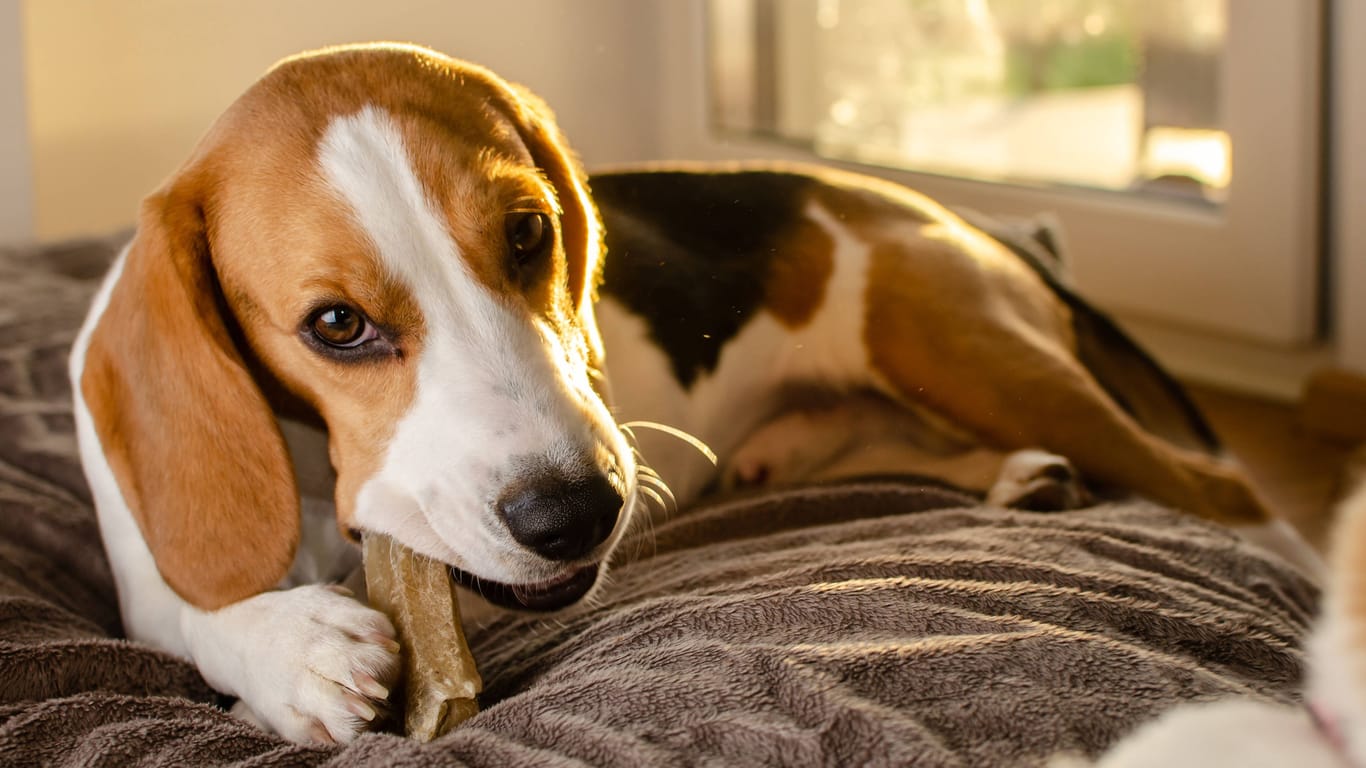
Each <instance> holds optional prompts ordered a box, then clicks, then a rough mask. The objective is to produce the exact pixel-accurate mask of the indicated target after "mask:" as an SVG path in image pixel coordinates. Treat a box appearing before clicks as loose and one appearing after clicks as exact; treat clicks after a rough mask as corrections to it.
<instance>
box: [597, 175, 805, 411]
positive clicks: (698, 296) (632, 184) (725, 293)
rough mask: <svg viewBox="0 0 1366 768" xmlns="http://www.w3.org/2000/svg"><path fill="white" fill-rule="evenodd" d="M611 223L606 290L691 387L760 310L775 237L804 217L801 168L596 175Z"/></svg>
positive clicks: (681, 380)
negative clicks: (638, 320) (636, 320)
mask: <svg viewBox="0 0 1366 768" xmlns="http://www.w3.org/2000/svg"><path fill="white" fill-rule="evenodd" d="M589 183H590V186H591V188H592V192H593V198H594V200H595V201H596V202H597V204H598V209H599V211H600V212H601V214H602V219H603V226H604V227H605V229H606V243H607V259H606V263H605V264H604V267H603V284H602V288H601V290H602V294H603V295H604V296H608V297H611V298H613V299H615V300H616V301H619V302H621V303H622V304H623V305H625V306H626V308H627V309H629V310H630V311H631V312H632V313H634V314H636V315H638V316H640V317H641V318H643V319H644V320H645V322H646V324H647V325H648V326H649V329H650V337H651V338H652V339H654V340H655V342H656V343H658V344H659V346H660V347H661V348H662V349H663V350H664V351H665V353H666V354H667V355H668V356H669V361H670V363H671V364H672V367H673V374H674V378H676V379H677V380H678V382H679V384H681V385H682V386H683V388H684V389H690V388H691V387H692V386H693V384H694V383H695V382H696V381H697V379H698V377H699V376H701V375H703V374H705V373H710V372H712V371H714V370H716V366H717V363H718V361H719V359H720V357H721V350H722V349H723V348H724V346H725V344H726V342H728V341H730V340H731V339H732V338H734V337H735V335H736V334H737V333H739V332H740V329H742V328H743V327H744V326H745V324H746V323H748V322H749V320H750V319H751V318H752V317H753V316H754V314H755V313H756V312H757V311H758V310H759V309H760V307H761V306H762V303H763V299H764V290H765V286H766V284H767V282H768V278H769V273H770V270H771V269H772V265H773V261H774V258H775V257H780V256H781V255H782V254H780V253H778V248H777V245H776V244H777V243H780V242H782V241H783V235H784V234H785V233H787V232H788V231H789V230H791V229H792V227H793V226H794V223H795V222H797V221H798V220H799V217H800V216H801V213H802V207H803V206H804V205H805V202H806V199H807V194H806V193H807V191H808V190H809V189H810V188H811V187H812V186H814V185H816V184H818V183H819V182H817V181H816V180H815V179H812V178H809V177H806V176H801V175H798V174H791V173H782V172H769V171H742V172H720V173H715V174H711V173H696V172H687V171H677V172H675V171H643V172H629V173H609V174H603V175H598V176H593V177H592V178H591V179H590V182H589Z"/></svg>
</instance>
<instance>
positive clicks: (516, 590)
mask: <svg viewBox="0 0 1366 768" xmlns="http://www.w3.org/2000/svg"><path fill="white" fill-rule="evenodd" d="M598 571H599V568H598V565H597V563H594V564H593V565H585V566H582V567H580V568H575V569H573V570H571V571H569V572H568V573H565V574H563V575H561V576H556V577H555V578H553V579H548V580H546V581H538V582H535V583H534V584H503V583H502V582H497V581H489V580H488V579H481V578H479V577H478V576H475V575H474V574H471V573H466V572H465V571H462V570H460V569H459V568H456V567H455V566H451V567H450V572H451V579H452V580H454V581H455V583H457V584H459V585H460V586H462V587H464V588H466V589H468V590H470V591H472V592H474V593H475V594H477V595H479V596H480V597H482V598H484V599H485V600H487V601H489V602H490V603H493V604H494V605H496V606H499V607H500V608H510V609H512V610H519V611H538V612H546V611H558V610H559V609H561V608H566V607H568V606H570V605H573V604H574V603H577V602H578V601H579V600H580V599H582V598H583V596H584V595H586V594H588V591H589V590H591V589H592V588H593V585H594V584H596V583H597V582H598Z"/></svg>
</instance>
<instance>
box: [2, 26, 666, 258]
mask: <svg viewBox="0 0 1366 768" xmlns="http://www.w3.org/2000/svg"><path fill="white" fill-rule="evenodd" d="M16 2H20V0H0V3H8V4H10V5H13V4H14V3H16ZM22 6H23V16H24V27H23V29H24V34H25V40H26V42H27V49H28V50H27V65H28V84H29V104H28V107H29V124H30V125H31V127H32V149H33V171H34V173H33V175H34V177H35V178H36V183H35V185H34V202H35V206H36V234H37V236H38V238H39V239H42V240H52V239H57V238H61V237H67V236H72V235H81V234H89V233H97V232H104V231H109V230H112V229H117V228H120V227H124V226H128V225H129V224H130V223H131V222H132V220H133V215H134V213H135V211H136V208H137V203H138V201H139V200H140V199H141V197H142V196H143V195H145V194H146V193H147V192H149V191H151V190H152V189H153V188H154V187H155V186H156V185H157V184H158V183H159V182H160V181H161V180H162V179H163V178H164V177H165V176H166V175H168V174H169V173H170V172H172V171H173V170H175V168H176V167H177V166H178V165H179V163H180V161H181V160H182V159H183V158H184V157H185V156H186V154H187V153H188V151H189V149H190V148H191V146H192V145H193V144H194V141H195V140H196V139H197V138H198V136H199V135H200V134H201V133H202V132H203V131H204V130H205V129H206V128H207V127H208V126H209V124H210V122H212V120H213V119H214V117H215V116H216V115H217V114H218V113H219V112H221V111H222V110H223V108H224V107H225V106H227V105H228V104H229V103H230V102H231V101H232V99H233V98H235V97H236V96H237V94H239V93H240V92H241V91H242V90H243V89H244V88H246V87H247V86H248V85H249V84H250V83H251V82H252V81H253V80H255V79H256V78H257V77H258V76H259V75H260V74H261V73H262V72H263V71H264V70H265V69H266V68H268V67H269V66H270V65H271V64H272V63H273V62H274V61H276V60H277V59H279V58H281V57H283V56H286V55H289V54H291V53H295V52H298V51H301V50H305V49H308V48H314V47H318V46H322V45H330V44H336V43H345V42H357V41H366V40H402V41H407V42H416V43H421V44H425V45H429V46H431V47H433V48H436V49H438V50H441V51H443V52H445V53H448V54H450V55H452V56H456V57H459V58H465V59H470V60H472V61H476V62H478V63H480V64H484V65H486V66H488V67H490V68H492V69H494V70H495V71H497V72H499V73H500V74H502V75H503V76H505V77H507V78H509V79H512V80H515V81H519V82H522V83H524V84H526V85H527V86H529V87H530V88H532V90H534V91H536V92H537V93H539V94H540V95H541V96H542V97H543V98H545V99H546V100H547V101H548V102H549V103H550V105H551V106H552V108H554V109H555V110H556V112H557V113H558V115H559V118H560V122H561V125H562V127H563V128H564V130H565V131H566V132H567V134H568V135H569V137H570V140H571V142H572V143H573V144H574V145H575V147H576V148H577V149H578V150H579V152H580V154H581V155H582V156H583V157H584V159H585V161H586V162H588V163H590V164H594V163H607V162H623V161H632V160H641V159H645V158H648V157H650V156H652V155H653V154H654V146H655V133H656V130H655V124H654V117H653V115H654V113H655V110H654V108H653V107H654V103H653V101H652V100H651V98H650V97H652V95H653V94H654V93H655V73H654V71H653V69H652V65H651V64H650V62H652V61H653V59H654V56H653V53H652V51H653V46H654V38H653V35H654V34H655V32H656V29H657V27H656V23H655V20H654V19H655V13H656V7H657V5H656V3H655V2H641V1H640V0H574V1H573V2H564V1H563V0H520V1H519V2H516V3H496V2H487V1H486V0H389V1H388V2H384V3H377V2H372V1H371V0H195V1H194V2H187V0H138V2H134V3H128V2H108V0H23V2H22ZM4 7H5V6H4V5H0V8H4ZM2 18H3V15H2V13H0V19H2ZM0 50H6V51H7V50H10V47H9V46H6V45H4V44H3V42H0ZM2 66H3V65H0V67H2ZM4 80H5V76H4V71H3V69H0V83H3V81H4Z"/></svg>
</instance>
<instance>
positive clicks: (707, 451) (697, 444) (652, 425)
mask: <svg viewBox="0 0 1366 768" xmlns="http://www.w3.org/2000/svg"><path fill="white" fill-rule="evenodd" d="M620 426H621V429H622V430H623V431H627V430H629V429H631V428H632V427H644V428H646V429H653V430H655V431H656V432H663V433H664V434H666V435H669V436H670V437H676V438H678V439H679V440H682V441H683V442H685V443H687V444H688V445H691V446H692V447H693V448H696V449H697V452H698V453H700V454H702V456H703V458H705V459H706V460H707V461H710V462H711V463H712V465H713V466H714V465H715V464H716V454H715V453H714V452H713V451H712V449H711V448H709V447H707V444H706V443H704V442H702V441H701V440H700V439H699V438H697V437H695V436H693V435H691V434H688V433H687V432H684V431H683V430H681V429H679V428H677V427H671V426H669V425H668V424H660V423H659V422H657V421H628V422H626V423H624V424H621V425H620ZM627 434H630V432H627Z"/></svg>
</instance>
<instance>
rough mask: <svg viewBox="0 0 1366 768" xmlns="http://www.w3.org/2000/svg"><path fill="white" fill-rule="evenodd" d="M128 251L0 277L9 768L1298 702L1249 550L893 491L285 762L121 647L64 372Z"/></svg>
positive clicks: (632, 749) (906, 730)
mask: <svg viewBox="0 0 1366 768" xmlns="http://www.w3.org/2000/svg"><path fill="white" fill-rule="evenodd" d="M111 248H112V246H111V244H110V243H105V242H96V243H89V244H85V245H84V246H80V247H69V248H61V249H48V250H46V251H37V252H30V251H0V765H98V764H104V765H129V764H140V765H209V764H215V765H216V764H234V765H237V764H240V765H276V764H278V765H338V766H346V765H360V764H389V765H412V766H418V765H437V764H442V765H449V764H468V765H491V766H498V767H499V768H507V766H521V765H582V764H593V765H619V766H628V767H629V768H640V767H641V766H646V765H650V766H653V765H696V764H707V765H714V764H736V765H765V764H767V765H926V766H940V765H944V766H950V765H965V766H966V765H980V766H999V765H1032V764H1037V763H1039V762H1040V761H1041V760H1043V759H1044V758H1046V757H1047V756H1048V755H1050V754H1051V753H1053V752H1055V751H1057V750H1060V749H1070V750H1077V751H1081V752H1086V753H1095V752H1097V751H1098V750H1100V749H1102V748H1103V747H1104V746H1105V745H1106V744H1108V743H1109V742H1111V741H1112V740H1113V739H1115V738H1116V737H1117V736H1118V735H1120V734H1121V733H1123V732H1124V731H1126V730H1127V729H1129V728H1131V727H1132V726H1133V725H1134V724H1136V723H1137V722H1138V721H1140V720H1143V719H1146V718H1148V717H1150V716H1152V715H1154V714H1155V713H1157V712H1159V711H1160V710H1162V709H1164V708H1166V707H1169V706H1171V705H1172V704H1174V703H1176V702H1179V701H1182V700H1187V699H1197V698H1208V697H1215V696H1220V695H1225V694H1231V693H1238V694H1244V695H1253V696H1260V697H1265V698H1267V699H1271V700H1276V701H1289V700H1292V699H1293V696H1294V694H1293V693H1292V691H1293V688H1294V685H1295V683H1296V680H1297V678H1298V676H1299V674H1300V664H1301V657H1300V653H1299V651H1298V650H1297V646H1298V644H1299V642H1300V640H1301V639H1302V637H1303V635H1304V632H1305V628H1306V625H1307V623H1308V620H1309V618H1310V614H1311V611H1312V609H1313V605H1314V602H1315V599H1316V597H1317V595H1316V592H1315V590H1314V588H1313V586H1312V585H1311V584H1309V583H1307V582H1306V581H1305V580H1304V579H1303V578H1302V577H1301V576H1299V575H1298V574H1297V573H1295V572H1294V571H1292V570H1291V569H1290V568H1289V567H1288V566H1285V565H1283V564H1281V563H1279V562H1278V561H1275V560H1273V559H1271V558H1269V557H1264V556H1262V555H1259V554H1257V553H1256V552H1255V551H1253V550H1251V549H1249V548H1247V547H1245V546H1244V545H1242V544H1241V543H1239V542H1238V541H1237V540H1236V539H1235V538H1234V537H1233V536H1232V535H1230V534H1229V533H1228V532H1226V531H1224V530H1222V529H1219V528H1217V527H1214V526H1211V525H1207V524H1205V523H1202V522H1200V521H1197V520H1193V519H1191V518H1189V517H1186V516H1182V515H1179V514H1176V513H1173V512H1170V511H1167V510H1163V509H1160V508H1156V507H1153V506H1149V505H1146V504H1139V503H1135V504H1127V505H1117V506H1109V507H1103V508H1096V509H1090V510H1083V511H1079V512H1071V513H1065V514H1051V515H1049V514H1028V513H1019V512H1006V511H1001V510H995V509H990V508H985V507H982V506H980V505H978V504H977V503H976V501H975V500H973V499H970V498H967V497H964V496H962V495H959V494H957V493H955V492H952V491H946V490H943V489H938V488H935V487H932V486H930V485H926V484H918V483H915V482H892V481H885V482H869V483H862V484H855V485H846V486H839V487H829V488H811V489H806V490H799V491H793V492H788V493H781V494H768V495H764V496H758V497H754V498H749V499H738V500H733V501H730V502H724V503H716V504H713V505H711V506H707V507H704V508H700V509H696V510H693V511H690V512H687V513H684V514H681V515H679V516H677V517H676V518H675V519H673V520H672V521H670V522H668V523H665V524H663V525H661V526H658V527H657V528H655V529H654V530H652V531H648V532H644V533H642V534H641V535H639V536H637V537H636V538H634V539H632V540H629V541H628V542H627V543H626V545H625V546H624V547H623V549H622V550H621V551H622V553H623V558H622V559H623V562H621V563H619V564H618V565H617V567H616V568H615V569H614V570H613V571H612V578H611V583H610V584H609V585H608V587H607V588H606V589H605V590H604V591H603V593H602V596H601V599H600V600H598V601H596V602H595V603H594V604H592V605H585V606H580V607H578V608H576V609H573V610H570V611H568V612H566V613H564V614H562V615H557V616H555V617H553V618H550V619H546V618H538V617H526V616H509V617H505V618H503V619H500V620H498V621H496V622H494V623H493V624H491V625H489V626H485V627H479V628H473V631H472V632H471V637H470V639H471V643H472V646H473V650H474V653H475V655H476V658H478V659H479V662H480V665H481V669H482V671H483V674H484V677H485V680H486V682H487V692H486V695H485V696H484V700H483V704H484V707H485V709H484V711H483V712H482V713H481V714H480V715H479V716H478V717H476V718H475V719H473V720H471V721H469V722H468V723H467V724H466V725H464V726H462V727H461V728H459V729H458V730H456V731H455V732H453V733H451V734H449V735H448V736H447V737H445V738H444V739H441V740H439V741H437V742H435V743H432V744H427V745H418V744H414V743H411V742H408V741H405V740H403V739H401V738H399V737H396V736H391V735H384V734H374V735H367V736H365V737H364V738H362V739H360V740H359V741H358V742H356V743H354V744H352V745H350V746H348V747H345V748H329V749H324V748H308V747H300V746H295V745H290V744H287V743H284V742H282V741H280V740H279V739H277V738H275V737H273V736H270V735H267V734H264V733H261V732H259V731H256V730H254V729H253V728H252V727H250V726H248V725H245V724H243V723H240V722H238V721H236V720H234V719H233V718H232V717H230V716H229V715H228V714H226V713H225V711H224V710H223V708H222V707H223V706H224V705H225V704H226V703H227V702H224V701H222V700H220V699H219V698H218V697H217V696H216V695H215V694H214V693H213V691H211V690H210V689H209V688H208V687H207V686H206V685H205V684H204V682H203V681H202V680H201V679H200V678H199V676H198V674H197V673H196V671H195V670H194V668H193V667H192V666H191V665H189V664H188V663H186V662H184V661H181V660H178V659H175V658H172V657H169V656H167V655H165V654H162V653H159V652H157V651H155V650H152V649H150V648H147V647H144V646H141V645H138V644H135V643H129V642H128V641H126V640H122V639H120V638H119V634H120V627H119V619H118V612H117V608H116V603H115V596H114V591H113V584H112V580H111V577H110V574H109V570H108V566H107V563H106V560H105V557H104V554H103V552H102V550H101V548H100V544H99V537H98V532H97V530H96V526H95V522H94V517H93V513H92V512H91V509H90V502H89V493H88V491H87V490H86V488H85V484H84V481H83V479H82V477H81V474H80V470H79V466H78V463H77V460H76V458H75V450H74V440H73V438H72V434H71V430H72V427H71V416H70V408H69V405H68V402H67V398H68V392H67V384H66V377H65V371H64V366H65V355H66V349H67V346H68V344H69V343H70V340H71V338H72V336H73V334H74V332H75V328H76V326H77V325H78V323H79V319H80V317H81V314H82V312H83V311H84V306H85V303H86V302H87V301H88V299H89V296H90V293H91V292H92V291H93V289H94V286H95V283H96V281H97V278H98V276H99V274H100V273H101V272H102V270H103V268H104V265H105V264H106V263H107V261H108V259H109V256H110V252H111Z"/></svg>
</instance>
